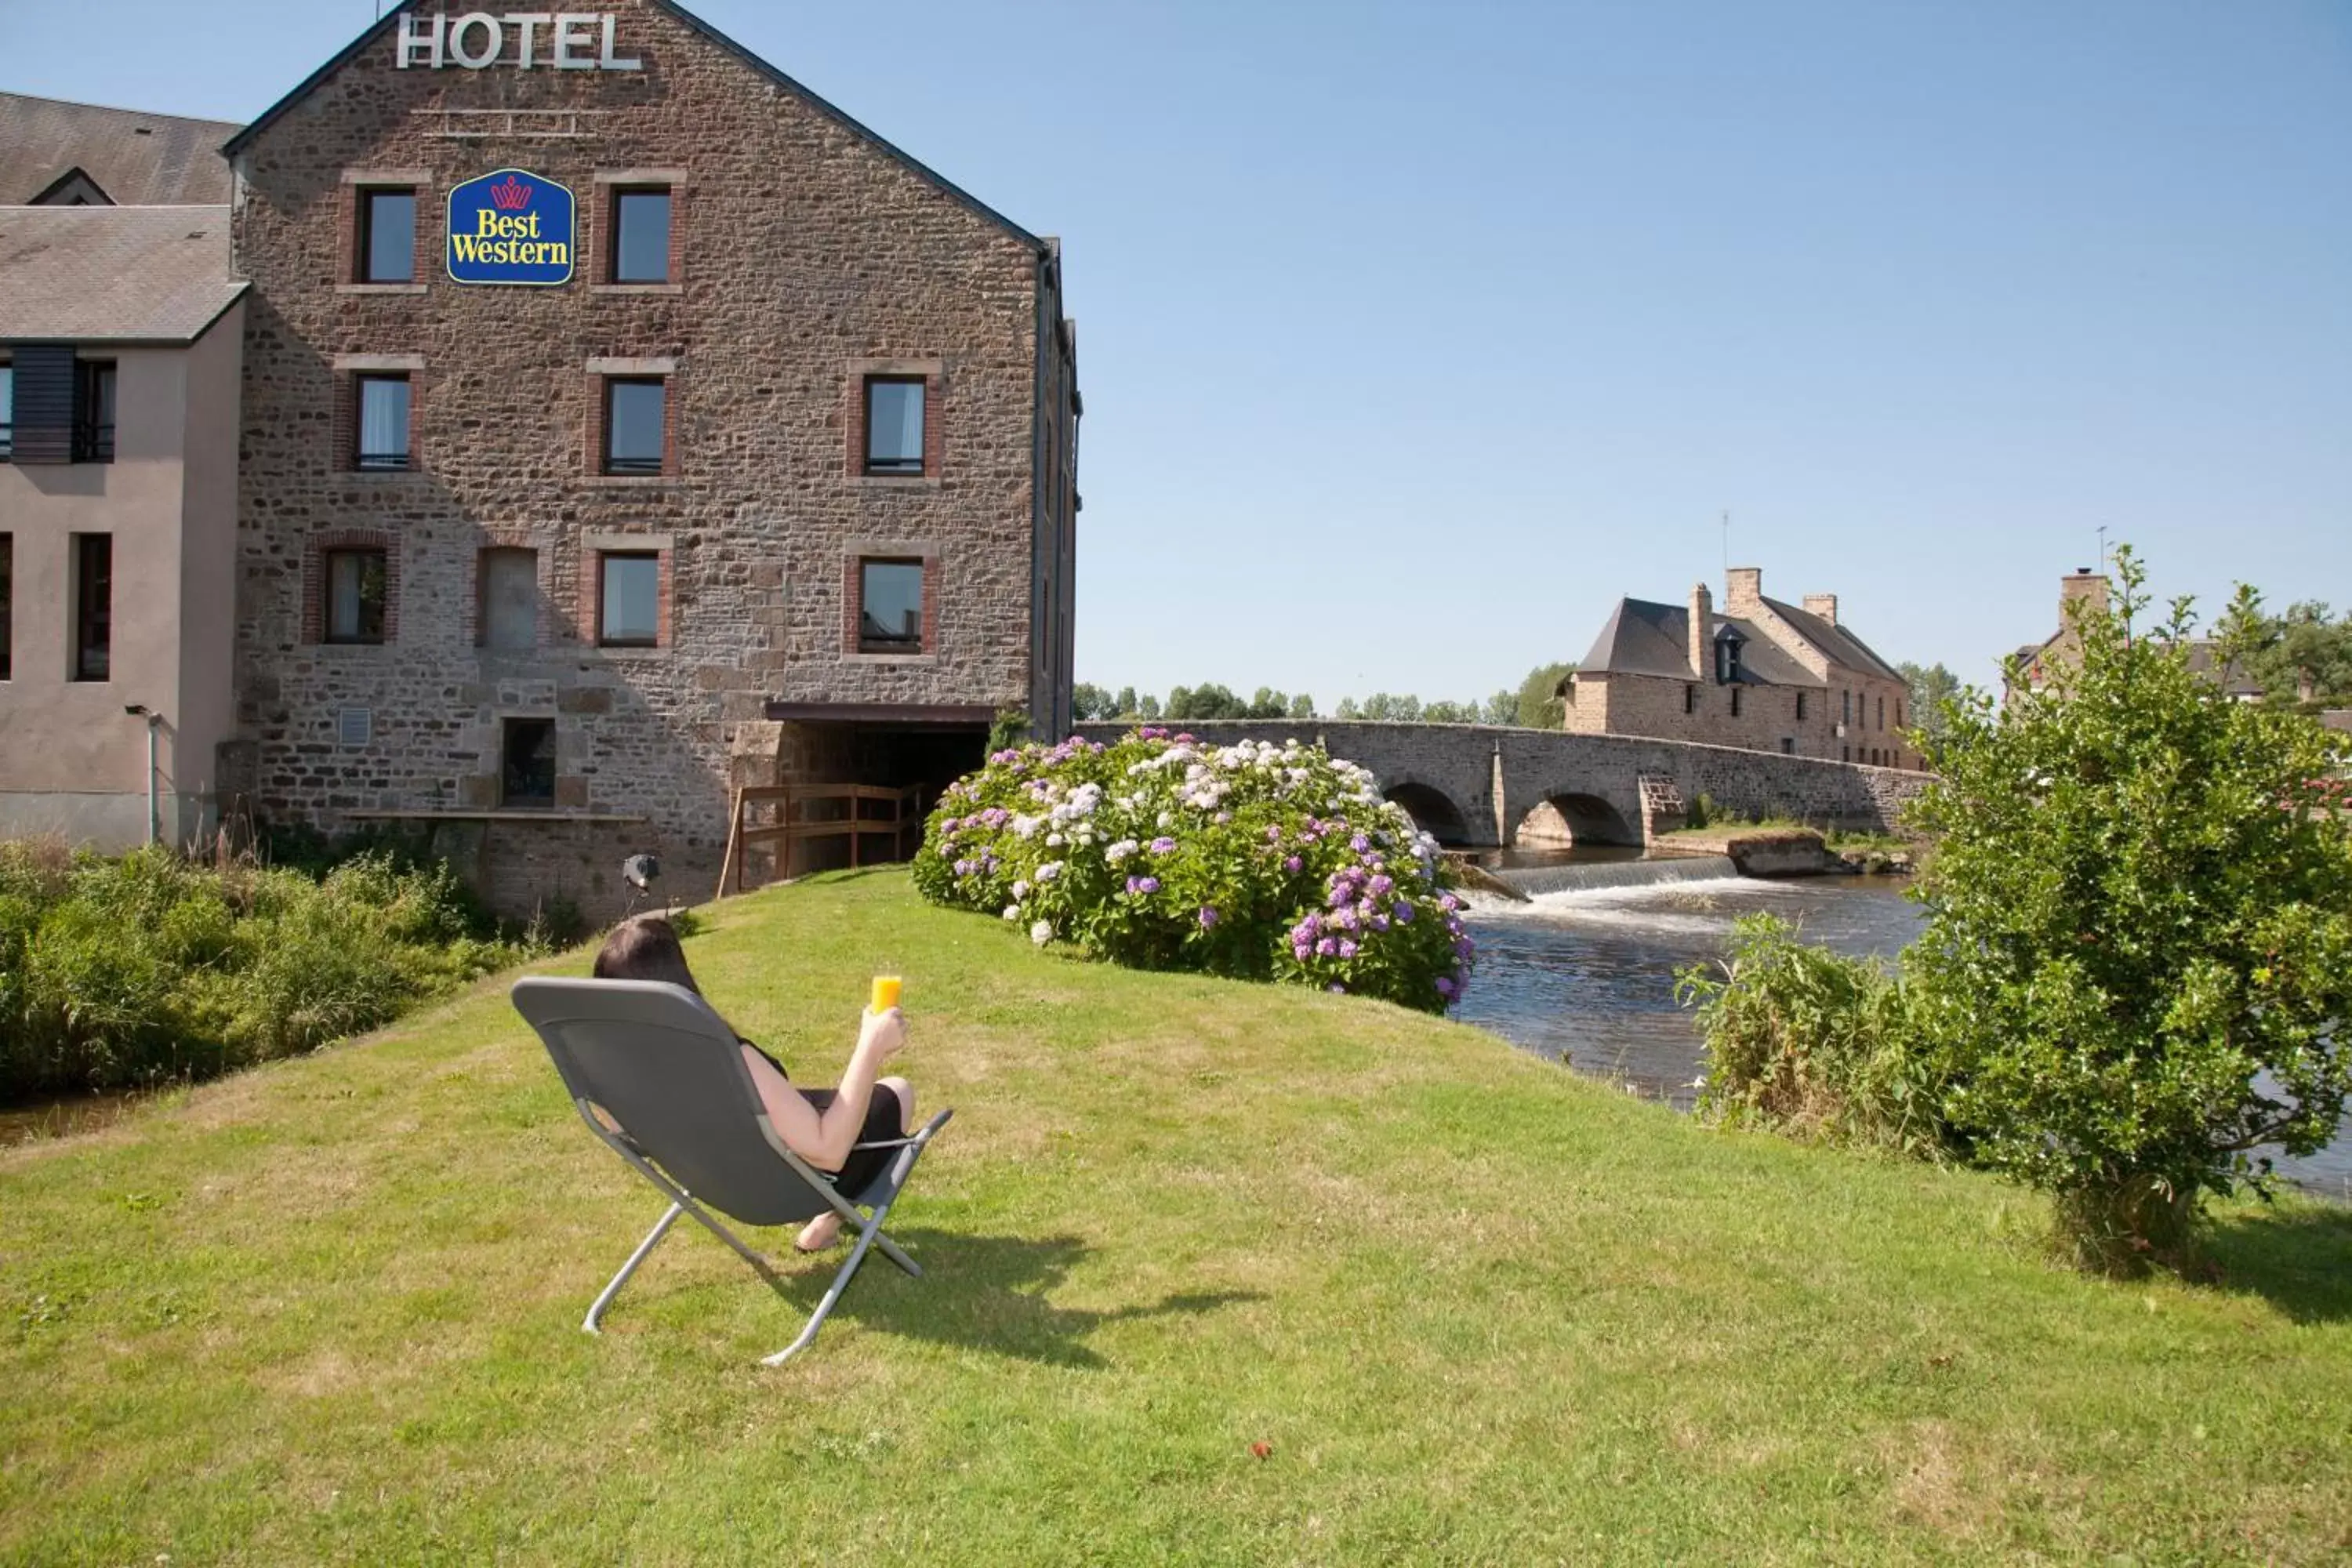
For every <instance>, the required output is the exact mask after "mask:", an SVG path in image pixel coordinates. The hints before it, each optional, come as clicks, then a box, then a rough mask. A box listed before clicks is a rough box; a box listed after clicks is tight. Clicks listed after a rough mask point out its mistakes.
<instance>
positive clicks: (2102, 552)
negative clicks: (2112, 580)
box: [2099, 522, 2107, 572]
mask: <svg viewBox="0 0 2352 1568" xmlns="http://www.w3.org/2000/svg"><path fill="white" fill-rule="evenodd" d="M2106 569H2107V525H2106V524H2105V523H2104V522H2103V523H2101V524H2099V570H2100V571H2102V572H2105V570H2106Z"/></svg>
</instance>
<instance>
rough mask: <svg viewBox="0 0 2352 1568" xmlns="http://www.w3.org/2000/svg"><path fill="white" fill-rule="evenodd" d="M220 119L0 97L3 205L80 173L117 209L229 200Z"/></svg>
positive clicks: (226, 126)
mask: <svg viewBox="0 0 2352 1568" xmlns="http://www.w3.org/2000/svg"><path fill="white" fill-rule="evenodd" d="M235 130H236V125H235V124H234V123H232V122H229V121H219V120H189V119H185V118H184V117H182V116H180V115H177V114H146V113H142V112H141V111H139V110H132V109H108V108H105V107H103V106H101V105H99V104H95V103H67V102H65V101H63V100H58V99H54V98H30V97H27V96H26V95H25V94H23V93H16V92H0V205H7V206H15V205H20V204H29V203H32V202H36V201H37V200H39V199H40V198H41V196H42V195H44V194H45V193H47V192H50V191H53V190H55V189H57V188H58V186H60V185H61V184H64V183H65V182H66V180H67V179H68V177H69V176H71V175H72V174H75V173H76V172H79V173H80V174H81V175H82V176H83V177H84V178H85V179H87V180H88V181H89V183H90V184H93V185H95V186H97V187H98V189H99V190H100V192H101V193H103V194H104V195H105V197H106V199H107V200H108V201H110V202H113V203H115V204H117V205H121V206H184V205H190V204H192V203H205V204H210V203H216V202H226V201H227V200H228V162H227V160H226V159H224V158H223V157H222V156H221V155H220V153H219V148H220V142H221V138H223V137H224V136H226V135H228V134H229V133H230V132H233V131H235Z"/></svg>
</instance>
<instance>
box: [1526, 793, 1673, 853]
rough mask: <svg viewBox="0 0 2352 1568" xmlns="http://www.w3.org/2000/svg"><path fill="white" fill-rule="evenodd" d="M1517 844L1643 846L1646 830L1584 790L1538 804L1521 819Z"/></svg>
mask: <svg viewBox="0 0 2352 1568" xmlns="http://www.w3.org/2000/svg"><path fill="white" fill-rule="evenodd" d="M1515 837H1516V839H1517V842H1519V843H1521V844H1524V845H1527V846H1528V847H1530V848H1537V847H1544V846H1547V845H1552V846H1558V845H1573V844H1633V845H1639V844H1640V843H1641V842H1642V827H1641V824H1640V823H1639V822H1637V821H1629V820H1628V819H1627V818H1626V816H1625V814H1624V813H1623V812H1622V811H1620V810H1619V809H1618V808H1617V807H1616V806H1614V805H1611V804H1610V802H1609V801H1608V800H1606V799H1604V798H1603V797H1602V796H1600V795H1588V794H1585V793H1584V792H1582V791H1580V790H1557V791H1553V792H1550V793H1549V794H1547V795H1545V796H1544V797H1543V799H1541V800H1539V801H1538V802H1537V803H1536V804H1535V805H1534V806H1532V807H1531V808H1530V809H1529V810H1528V814H1527V815H1526V816H1523V817H1521V818H1520V819H1519V823H1518V831H1517V834H1516V835H1515Z"/></svg>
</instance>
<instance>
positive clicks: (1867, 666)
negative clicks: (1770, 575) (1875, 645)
mask: <svg viewBox="0 0 2352 1568" xmlns="http://www.w3.org/2000/svg"><path fill="white" fill-rule="evenodd" d="M1764 602H1765V603H1766V604H1767V605H1770V606H1771V607H1772V612H1773V614H1775V615H1777V616H1780V618H1781V619H1782V620H1784V621H1787V622H1788V623H1789V624H1790V626H1794V627H1796V629H1797V635H1798V636H1800V637H1803V638H1804V639H1805V640H1806V641H1807V642H1809V643H1811V644H1812V645H1813V646H1814V647H1817V648H1819V649H1821V650H1822V652H1823V653H1825V654H1827V655H1828V656H1829V658H1830V662H1831V663H1832V664H1842V665H1843V666H1845V667H1846V668H1848V669H1858V670H1860V671H1862V672H1863V673H1864V674H1865V675H1874V676H1877V677H1878V678H1879V679H1882V680H1898V681H1899V680H1901V679H1903V677H1902V675H1901V674H1900V673H1899V672H1898V671H1897V670H1896V669H1895V667H1894V666H1893V665H1890V664H1888V663H1887V662H1886V661H1885V659H1883V658H1879V657H1878V655H1877V654H1875V653H1874V652H1872V651H1871V647H1870V645H1869V644H1868V643H1866V642H1864V641H1863V640H1862V639H1861V638H1860V637H1856V636H1854V635H1853V632H1851V631H1849V630H1847V629H1846V628H1845V627H1844V626H1832V624H1831V623H1830V622H1828V621H1825V620H1823V619H1822V617H1821V616H1816V615H1814V614H1812V613H1811V611H1809V610H1801V609H1798V608H1797V607H1796V606H1794V605H1784V604H1782V603H1781V602H1780V600H1778V599H1773V598H1767V599H1766V600H1765V601H1764Z"/></svg>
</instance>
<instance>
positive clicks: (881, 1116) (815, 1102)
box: [736, 1035, 907, 1198]
mask: <svg viewBox="0 0 2352 1568" xmlns="http://www.w3.org/2000/svg"><path fill="white" fill-rule="evenodd" d="M736 1038H737V1039H738V1040H741V1041H742V1043H743V1044H744V1045H746V1046H751V1049H753V1050H755V1051H759V1053H760V1059H761V1061H763V1062H766V1063H767V1064H768V1065H769V1066H770V1067H772V1068H775V1069H776V1076H777V1077H778V1078H781V1079H783V1080H784V1081H785V1082H786V1083H792V1081H793V1075H792V1074H790V1073H788V1072H786V1071H785V1070H784V1064H783V1063H782V1062H780V1061H778V1060H777V1059H776V1058H773V1057H772V1056H770V1055H769V1054H768V1053H767V1052H766V1051H764V1050H761V1049H760V1047H758V1046H756V1045H752V1043H751V1041H750V1040H745V1039H743V1037H742V1036H740V1035H738V1036H736ZM793 1088H795V1089H800V1086H799V1085H797V1084H793ZM800 1097H801V1098H802V1099H803V1100H807V1101H808V1102H809V1104H811V1105H812V1106H814V1107H815V1108H816V1110H817V1112H818V1114H819V1115H822V1114H824V1112H825V1111H826V1110H830V1109H831V1108H832V1106H833V1102H834V1101H835V1100H837V1099H839V1098H840V1096H839V1094H838V1092H837V1091H835V1090H834V1089H800ZM777 1135H778V1136H779V1137H781V1136H782V1129H781V1128H779V1129H778V1130H777ZM906 1135H907V1113H906V1112H905V1111H903V1110H900V1109H899V1108H898V1090H897V1089H891V1088H890V1087H888V1086H887V1085H886V1084H879V1083H877V1084H876V1085H875V1086H874V1094H873V1098H871V1099H869V1100H867V1101H866V1124H865V1125H864V1126H863V1127H860V1128H859V1129H858V1130H857V1141H858V1142H860V1143H878V1142H881V1141H882V1140H884V1139H886V1138H904V1137H905V1136H906ZM897 1157H898V1150H896V1149H853V1150H851V1151H850V1154H849V1158H848V1159H847V1160H845V1161H844V1162H843V1163H842V1167H841V1169H840V1170H838V1171H828V1172H826V1173H825V1174H827V1175H829V1176H831V1177H832V1178H833V1184H834V1185H835V1186H836V1187H838V1188H840V1189H841V1193H842V1195H843V1196H844V1197H849V1198H854V1197H856V1195H857V1194H860V1193H862V1192H864V1191H865V1190H866V1188H867V1187H868V1186H870V1185H871V1184H873V1182H874V1179H875V1178H876V1177H877V1176H879V1175H880V1174H881V1173H883V1172H885V1171H887V1170H888V1169H889V1168H890V1162H891V1161H892V1160H894V1159H896V1158H897Z"/></svg>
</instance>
